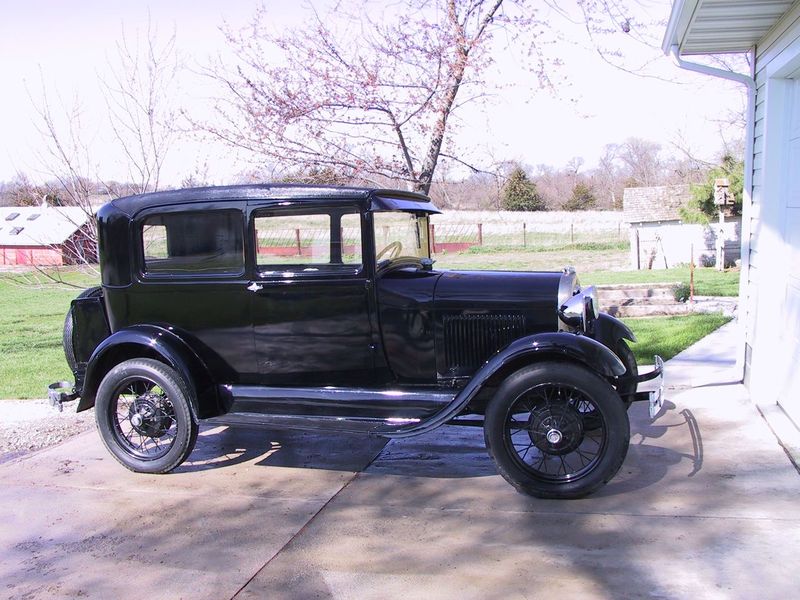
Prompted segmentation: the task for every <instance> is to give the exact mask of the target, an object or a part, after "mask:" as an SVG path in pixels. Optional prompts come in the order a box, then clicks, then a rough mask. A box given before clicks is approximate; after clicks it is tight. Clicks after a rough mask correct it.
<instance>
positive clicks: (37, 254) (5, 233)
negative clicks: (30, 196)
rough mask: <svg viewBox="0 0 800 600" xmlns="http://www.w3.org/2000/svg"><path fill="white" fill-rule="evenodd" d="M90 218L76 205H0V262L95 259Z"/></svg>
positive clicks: (53, 262) (64, 262) (55, 262)
mask: <svg viewBox="0 0 800 600" xmlns="http://www.w3.org/2000/svg"><path fill="white" fill-rule="evenodd" d="M93 228H94V222H93V219H92V217H91V216H90V215H88V214H86V212H85V211H84V210H83V209H82V208H79V207H76V206H48V205H47V204H42V205H41V206H3V207H0V265H36V266H56V265H70V264H79V263H85V262H89V263H94V262H97V243H96V239H97V238H96V236H95V235H93V234H92V231H93Z"/></svg>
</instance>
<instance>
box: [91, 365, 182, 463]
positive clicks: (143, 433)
mask: <svg viewBox="0 0 800 600" xmlns="http://www.w3.org/2000/svg"><path fill="white" fill-rule="evenodd" d="M190 397H191V396H190V392H189V388H188V386H187V384H186V382H184V381H183V379H182V378H181V377H180V375H178V373H177V372H176V371H175V370H174V369H171V368H170V367H168V366H166V365H164V364H162V363H159V362H158V361H155V360H151V359H134V360H129V361H125V362H123V363H121V364H119V365H117V366H116V367H114V368H113V369H112V370H111V371H109V373H108V374H107V375H106V377H105V378H104V379H103V381H102V383H101V384H100V387H99V389H98V391H97V400H96V403H95V410H96V417H97V425H98V428H99V429H100V433H101V435H102V438H103V442H104V443H105V445H106V447H107V448H108V449H109V451H110V452H111V453H112V454H113V455H114V457H115V458H116V459H117V460H119V461H120V462H121V463H122V464H123V465H125V466H126V467H128V468H129V469H131V470H133V471H138V472H144V473H165V472H167V471H170V470H172V469H174V468H175V467H177V466H178V465H179V464H180V463H182V462H183V461H184V460H185V459H186V457H187V456H188V455H189V453H191V451H192V448H193V447H194V444H195V441H196V439H197V430H198V427H197V424H196V423H195V422H194V420H193V419H192V415H191V410H190V406H189V402H190Z"/></svg>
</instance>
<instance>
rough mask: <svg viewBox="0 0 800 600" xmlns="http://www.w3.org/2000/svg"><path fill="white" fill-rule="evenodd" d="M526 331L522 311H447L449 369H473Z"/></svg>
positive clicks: (461, 372)
mask: <svg viewBox="0 0 800 600" xmlns="http://www.w3.org/2000/svg"><path fill="white" fill-rule="evenodd" d="M524 333H525V317H524V316H522V315H456V316H447V315H445V317H444V352H445V361H446V365H447V369H448V370H449V372H450V373H453V374H459V375H460V374H466V373H465V371H466V370H468V371H469V372H470V373H471V372H473V371H474V370H475V369H477V368H478V367H479V366H480V365H482V364H483V363H484V362H485V361H486V360H487V359H488V358H489V357H490V356H492V354H494V353H495V352H497V351H498V350H500V349H501V348H504V347H505V346H507V345H508V344H510V343H511V342H513V341H514V340H515V339H517V338H519V337H522V336H523V335H524Z"/></svg>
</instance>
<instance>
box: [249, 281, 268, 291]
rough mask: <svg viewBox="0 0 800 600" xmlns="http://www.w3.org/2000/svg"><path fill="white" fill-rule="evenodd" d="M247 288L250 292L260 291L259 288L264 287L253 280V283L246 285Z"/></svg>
mask: <svg viewBox="0 0 800 600" xmlns="http://www.w3.org/2000/svg"><path fill="white" fill-rule="evenodd" d="M247 289H248V290H250V291H251V292H260V291H261V290H263V289H264V286H263V285H261V284H260V283H256V282H255V281H254V282H253V283H251V284H250V285H248V286H247Z"/></svg>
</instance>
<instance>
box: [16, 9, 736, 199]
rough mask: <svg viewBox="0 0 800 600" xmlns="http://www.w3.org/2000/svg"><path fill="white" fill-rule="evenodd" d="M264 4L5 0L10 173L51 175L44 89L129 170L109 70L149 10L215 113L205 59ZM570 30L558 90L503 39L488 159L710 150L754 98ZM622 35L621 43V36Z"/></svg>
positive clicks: (480, 130) (297, 15)
mask: <svg viewBox="0 0 800 600" xmlns="http://www.w3.org/2000/svg"><path fill="white" fill-rule="evenodd" d="M317 4H319V3H317ZM373 4H374V3H373ZM395 4H396V3H395ZM633 4H634V5H635V6H638V7H642V6H644V7H645V9H646V11H647V13H648V15H647V17H648V18H653V19H657V20H664V21H665V20H666V18H667V17H668V15H669V8H670V7H669V2H668V1H667V0H649V2H648V1H647V0H642V1H640V2H636V3H633ZM258 5H259V3H258V2H254V1H249V0H248V1H243V0H228V1H227V2H225V3H221V2H218V1H214V0H164V1H162V2H158V3H155V2H153V3H149V4H148V2H146V1H133V0H129V1H124V0H102V1H101V0H70V1H68V2H66V1H57V0H26V1H24V2H21V1H18V0H0V81H2V82H3V85H2V91H1V92H0V107H1V108H2V110H0V181H8V180H11V179H13V178H14V177H15V175H16V174H17V173H26V174H28V175H29V177H31V178H32V179H34V180H36V179H38V178H42V177H46V169H43V167H42V163H43V160H44V159H43V157H45V156H46V154H47V145H46V139H45V138H44V136H43V135H42V134H41V131H40V129H41V122H40V120H39V117H38V116H37V113H36V110H35V108H34V107H35V106H36V105H39V106H41V105H42V103H43V96H42V93H43V90H45V91H46V93H47V98H48V103H49V105H50V106H51V109H52V110H53V111H54V113H58V114H61V110H60V108H59V107H61V106H64V107H71V106H73V105H77V106H79V107H80V126H81V132H82V136H83V138H84V139H85V140H87V143H88V145H89V146H90V148H91V161H92V162H93V168H95V169H96V170H97V172H98V173H99V174H100V175H101V176H102V177H104V178H105V179H116V180H125V179H126V173H127V172H128V171H127V169H128V166H129V165H128V164H127V163H126V159H125V157H124V156H123V155H122V153H121V152H120V149H119V147H118V145H115V144H114V142H113V140H112V139H111V136H110V135H109V131H108V125H107V123H106V121H105V119H106V116H105V115H106V114H107V110H106V107H105V104H104V100H103V97H102V95H101V93H100V88H99V85H98V79H100V78H108V76H109V69H110V67H109V63H110V61H113V60H114V56H115V52H116V50H115V44H116V43H117V41H118V40H119V38H120V35H121V33H122V31H123V30H124V31H125V32H126V34H127V36H128V37H129V38H130V39H135V38H136V36H137V35H140V36H144V33H145V32H146V30H147V26H148V19H149V20H150V23H151V24H152V26H154V27H156V28H157V30H158V32H159V37H160V38H161V39H165V38H166V37H167V36H168V35H170V34H171V33H172V32H173V31H174V32H175V36H176V46H177V48H178V52H179V53H180V55H181V57H182V59H183V61H184V62H185V64H186V65H187V66H188V67H189V71H187V72H186V73H185V74H184V76H183V77H182V79H181V80H180V81H179V82H177V83H178V84H179V85H178V86H177V90H178V91H177V92H176V94H178V96H179V97H178V98H177V100H178V104H179V105H180V107H181V108H183V109H185V110H188V111H189V112H193V111H195V110H197V111H199V112H200V113H201V114H202V110H203V109H202V108H201V106H203V105H204V103H205V102H206V100H207V96H208V94H209V92H208V89H207V87H205V85H204V83H203V79H202V77H199V76H198V75H197V71H199V70H200V69H201V68H202V66H203V65H205V64H207V63H208V62H209V60H210V59H211V58H212V57H215V56H221V57H222V58H223V60H225V56H226V53H227V52H228V50H227V48H226V45H225V42H224V39H223V36H222V34H221V33H220V29H219V28H220V26H221V25H222V24H223V23H228V24H229V25H230V26H232V27H237V28H238V27H243V26H245V25H246V24H247V23H248V22H249V21H250V20H251V17H252V15H253V13H254V11H255V10H256V8H257V6H258ZM265 5H266V7H267V10H268V11H269V15H270V20H271V22H272V23H273V25H274V26H275V27H276V28H279V29H281V28H290V27H292V26H296V25H298V24H300V23H302V22H303V18H304V14H305V13H304V10H303V5H301V4H299V3H297V2H290V1H275V0H273V1H267V2H265ZM562 5H564V3H559V6H562ZM305 6H307V4H306V5H305ZM551 16H552V18H554V19H555V18H557V17H558V15H551ZM640 18H641V20H642V21H643V20H644V19H645V16H644V15H642V16H641V17H640ZM636 24H637V21H636V18H634V20H633V25H634V27H635V26H636ZM564 31H565V33H564V37H563V39H561V40H559V41H558V42H557V43H556V44H554V45H553V46H552V47H551V50H552V51H554V52H555V53H556V54H557V55H558V56H559V58H561V60H562V62H563V66H562V67H560V69H559V70H558V77H559V79H562V78H563V79H564V80H565V82H566V83H565V84H564V85H560V86H559V87H558V90H557V93H556V94H551V93H548V92H542V91H540V90H537V85H536V82H535V81H534V78H533V76H532V75H531V74H530V72H529V71H528V70H526V69H525V60H526V59H525V58H524V55H523V54H522V53H521V52H516V51H508V52H505V51H502V50H501V51H500V52H499V53H498V55H497V61H496V63H495V65H494V67H493V70H492V72H491V73H490V74H489V76H488V78H489V79H490V80H496V82H497V83H498V84H500V85H501V86H502V87H501V88H500V89H499V90H498V91H497V92H496V93H495V94H493V95H492V96H491V97H490V98H488V99H487V100H486V102H484V103H483V104H482V105H471V106H466V107H465V110H464V111H462V112H461V114H460V118H459V123H460V126H459V128H458V133H457V135H458V141H459V145H460V146H462V147H465V148H470V149H471V151H472V153H473V154H474V155H475V156H476V158H477V160H484V161H488V160H495V161H499V160H517V161H520V162H522V163H523V164H526V165H530V166H536V165H539V164H546V165H550V166H553V167H563V166H564V165H566V163H567V162H568V161H570V160H571V159H573V158H575V157H580V158H581V159H583V161H584V168H590V167H591V166H593V165H595V164H596V163H597V160H598V159H599V157H600V156H601V154H602V152H603V148H604V146H605V145H606V144H610V143H621V142H623V141H624V140H625V139H626V138H629V137H640V138H645V139H648V140H652V141H655V142H658V143H659V144H661V145H662V147H663V148H664V151H665V153H671V152H677V151H676V150H675V148H674V143H675V142H676V141H678V140H683V142H682V144H683V145H685V146H688V147H689V148H690V149H691V151H692V152H693V153H694V154H695V155H697V156H698V157H700V158H702V159H705V160H713V159H714V158H715V157H716V156H717V155H718V154H719V152H720V149H721V147H722V142H721V140H720V131H719V128H720V124H719V121H720V119H722V120H724V119H725V117H726V116H727V114H728V113H729V112H730V111H735V110H741V106H742V98H743V91H742V90H741V89H739V88H738V87H737V86H736V85H734V84H730V83H727V82H724V81H721V80H717V79H713V78H710V77H705V76H702V75H698V74H694V73H687V72H684V71H680V70H679V69H678V68H677V67H674V66H673V65H672V64H671V63H670V61H669V59H668V58H666V57H659V58H658V60H656V61H655V62H654V63H653V64H652V65H651V66H650V69H649V72H650V73H656V74H658V75H659V76H661V77H666V78H669V79H673V80H677V81H678V82H679V83H672V82H665V81H662V80H661V79H656V78H645V77H641V76H635V75H631V74H628V73H626V72H624V71H622V70H619V69H615V68H613V67H610V66H609V65H607V64H606V63H605V62H603V61H602V60H600V58H599V57H598V56H597V53H596V52H595V51H594V49H593V48H592V47H591V46H590V45H589V44H588V43H585V42H582V41H580V40H585V36H584V32H583V28H582V27H581V26H580V25H573V26H567V27H566V29H565V30H564ZM660 32H663V28H661V29H660ZM618 39H619V42H618V44H619V50H620V51H621V52H622V53H623V55H625V56H626V58H629V59H630V62H631V63H634V62H641V61H643V60H645V58H646V57H645V56H644V55H642V56H637V55H636V53H637V52H639V50H637V49H636V48H635V47H633V46H632V45H631V44H630V43H629V40H628V39H626V38H625V34H624V33H622V32H621V31H620V32H619V38H618ZM658 41H659V42H660V40H658ZM610 43H611V45H612V46H614V44H616V43H617V41H616V38H614V36H612V37H611V41H610ZM628 55H630V56H628ZM61 125H62V126H65V124H63V123H62V124H61ZM726 135H730V132H728V133H727V134H726ZM246 167H247V165H245V164H243V162H242V161H241V159H240V157H237V156H236V155H235V154H234V153H231V152H230V151H228V150H227V149H226V148H223V147H222V146H219V145H216V144H213V143H209V142H208V141H207V140H206V141H202V142H201V141H197V140H191V139H186V140H181V142H180V146H179V147H178V148H175V149H173V150H172V151H171V152H170V154H169V155H168V157H167V161H166V163H165V165H164V170H163V177H162V179H163V181H164V183H168V184H171V185H178V184H179V183H180V181H181V180H183V179H184V178H186V177H187V176H189V175H191V174H193V173H195V172H197V171H203V174H204V175H205V177H206V179H207V180H208V181H210V182H211V183H230V182H232V181H235V179H236V177H237V176H238V175H239V173H240V172H241V171H243V170H244V169H245V168H246Z"/></svg>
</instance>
